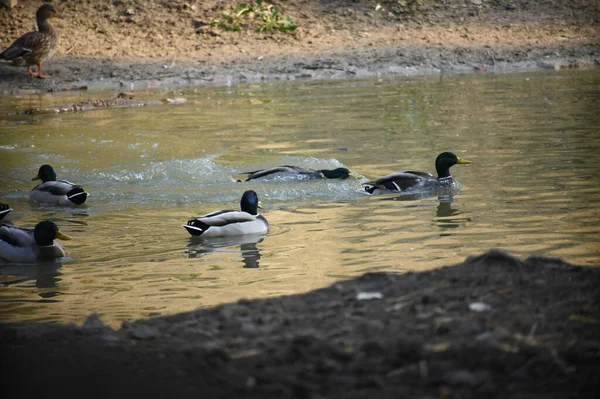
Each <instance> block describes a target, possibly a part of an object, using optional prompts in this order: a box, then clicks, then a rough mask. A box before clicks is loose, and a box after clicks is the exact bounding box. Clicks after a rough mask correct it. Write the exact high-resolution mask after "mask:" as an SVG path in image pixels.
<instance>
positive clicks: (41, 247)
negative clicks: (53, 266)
mask: <svg viewBox="0 0 600 399" xmlns="http://www.w3.org/2000/svg"><path fill="white" fill-rule="evenodd" d="M57 238H58V239H61V240H70V239H71V237H69V236H68V235H66V234H64V233H62V232H61V231H60V230H59V229H58V227H57V226H56V224H55V223H54V222H51V221H49V220H45V221H43V222H40V223H38V224H37V225H36V226H35V228H33V229H28V228H20V227H16V226H11V225H2V226H0V261H4V262H11V263H32V262H36V261H38V260H54V259H56V258H61V257H63V256H65V251H64V249H62V247H61V246H60V245H58V244H57V243H56V242H54V240H55V239H57Z"/></svg>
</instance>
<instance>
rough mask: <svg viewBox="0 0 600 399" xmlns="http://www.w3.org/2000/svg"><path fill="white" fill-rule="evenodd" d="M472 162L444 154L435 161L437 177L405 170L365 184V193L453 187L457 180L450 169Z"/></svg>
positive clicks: (427, 173) (450, 154)
mask: <svg viewBox="0 0 600 399" xmlns="http://www.w3.org/2000/svg"><path fill="white" fill-rule="evenodd" d="M468 163H471V161H467V160H466V159H461V158H459V157H457V156H456V155H455V154H453V153H451V152H443V153H441V154H440V155H438V156H437V158H436V159H435V170H436V171H437V174H438V175H437V177H435V176H434V175H432V174H431V173H429V172H422V171H418V170H403V171H401V172H396V173H392V174H390V175H387V176H383V177H380V178H379V179H375V180H372V181H369V182H365V183H363V185H364V186H365V191H366V192H367V193H369V194H373V193H374V192H375V191H376V190H380V191H382V192H394V193H398V192H401V191H406V190H408V189H411V188H414V187H422V188H424V189H435V188H443V187H447V186H451V185H453V184H455V182H456V181H455V180H454V178H453V177H452V175H451V174H450V168H451V167H452V166H453V165H456V164H468Z"/></svg>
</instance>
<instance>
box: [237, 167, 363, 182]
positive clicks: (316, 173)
mask: <svg viewBox="0 0 600 399" xmlns="http://www.w3.org/2000/svg"><path fill="white" fill-rule="evenodd" d="M242 174H244V175H248V178H247V179H246V181H249V180H253V179H258V178H260V177H265V176H269V177H274V176H273V175H276V174H285V175H302V176H303V177H307V178H309V179H322V178H326V179H347V178H348V177H349V176H352V177H357V176H356V175H354V174H353V173H352V172H350V171H349V170H348V169H346V168H337V169H333V170H328V169H306V168H301V167H299V166H292V165H281V166H275V167H272V168H268V169H260V170H255V171H254V172H244V173H242Z"/></svg>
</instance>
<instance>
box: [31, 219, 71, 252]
mask: <svg viewBox="0 0 600 399" xmlns="http://www.w3.org/2000/svg"><path fill="white" fill-rule="evenodd" d="M33 238H34V239H35V243H36V244H37V245H39V246H41V247H45V246H49V245H52V244H53V243H54V240H55V239H57V238H60V239H61V240H70V239H71V237H69V236H68V235H66V234H63V233H61V232H60V230H58V227H57V226H56V224H54V222H51V221H49V220H45V221H43V222H39V223H38V224H37V225H36V226H35V229H34V230H33Z"/></svg>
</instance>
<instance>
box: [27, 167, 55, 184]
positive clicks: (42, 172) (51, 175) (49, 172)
mask: <svg viewBox="0 0 600 399" xmlns="http://www.w3.org/2000/svg"><path fill="white" fill-rule="evenodd" d="M31 180H42V181H43V182H44V183H46V182H47V181H55V180H56V172H55V171H54V168H53V167H52V166H50V165H42V166H40V169H39V170H38V174H37V176H36V177H34V178H33V179H31Z"/></svg>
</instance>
